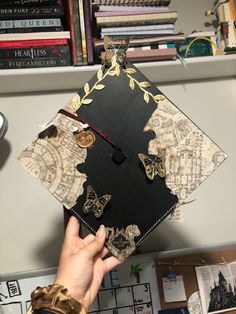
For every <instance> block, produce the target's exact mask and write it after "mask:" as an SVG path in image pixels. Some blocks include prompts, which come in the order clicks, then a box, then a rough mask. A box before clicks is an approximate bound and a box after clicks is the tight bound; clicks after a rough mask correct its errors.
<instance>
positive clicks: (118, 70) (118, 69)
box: [115, 65, 120, 76]
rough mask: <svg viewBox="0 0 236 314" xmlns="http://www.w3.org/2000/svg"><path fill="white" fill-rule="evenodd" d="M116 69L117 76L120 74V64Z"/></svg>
mask: <svg viewBox="0 0 236 314" xmlns="http://www.w3.org/2000/svg"><path fill="white" fill-rule="evenodd" d="M115 71H116V76H119V75H120V66H119V65H117V66H116V69H115Z"/></svg>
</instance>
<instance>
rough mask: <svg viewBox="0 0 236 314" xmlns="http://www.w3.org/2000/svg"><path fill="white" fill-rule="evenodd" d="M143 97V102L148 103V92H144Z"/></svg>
mask: <svg viewBox="0 0 236 314" xmlns="http://www.w3.org/2000/svg"><path fill="white" fill-rule="evenodd" d="M143 98H144V100H145V102H146V103H147V104H148V103H149V99H150V97H149V95H148V93H144V96H143Z"/></svg>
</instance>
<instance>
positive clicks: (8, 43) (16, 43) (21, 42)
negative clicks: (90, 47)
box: [0, 39, 68, 48]
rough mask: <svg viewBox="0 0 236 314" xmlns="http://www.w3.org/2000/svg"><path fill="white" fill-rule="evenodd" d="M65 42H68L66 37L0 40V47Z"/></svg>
mask: <svg viewBox="0 0 236 314" xmlns="http://www.w3.org/2000/svg"><path fill="white" fill-rule="evenodd" d="M67 44H68V41H67V39H34V40H15V41H0V48H22V47H39V46H59V45H67Z"/></svg>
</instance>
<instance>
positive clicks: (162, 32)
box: [101, 29, 173, 38]
mask: <svg viewBox="0 0 236 314" xmlns="http://www.w3.org/2000/svg"><path fill="white" fill-rule="evenodd" d="M163 34H165V35H166V34H173V30H169V29H161V30H149V31H130V32H102V33H101V36H102V38H103V37H104V36H112V35H114V36H119V35H126V36H129V35H163Z"/></svg>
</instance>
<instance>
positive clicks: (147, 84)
mask: <svg viewBox="0 0 236 314" xmlns="http://www.w3.org/2000/svg"><path fill="white" fill-rule="evenodd" d="M140 86H141V87H144V88H147V87H150V86H151V84H150V83H148V82H141V83H140Z"/></svg>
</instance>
